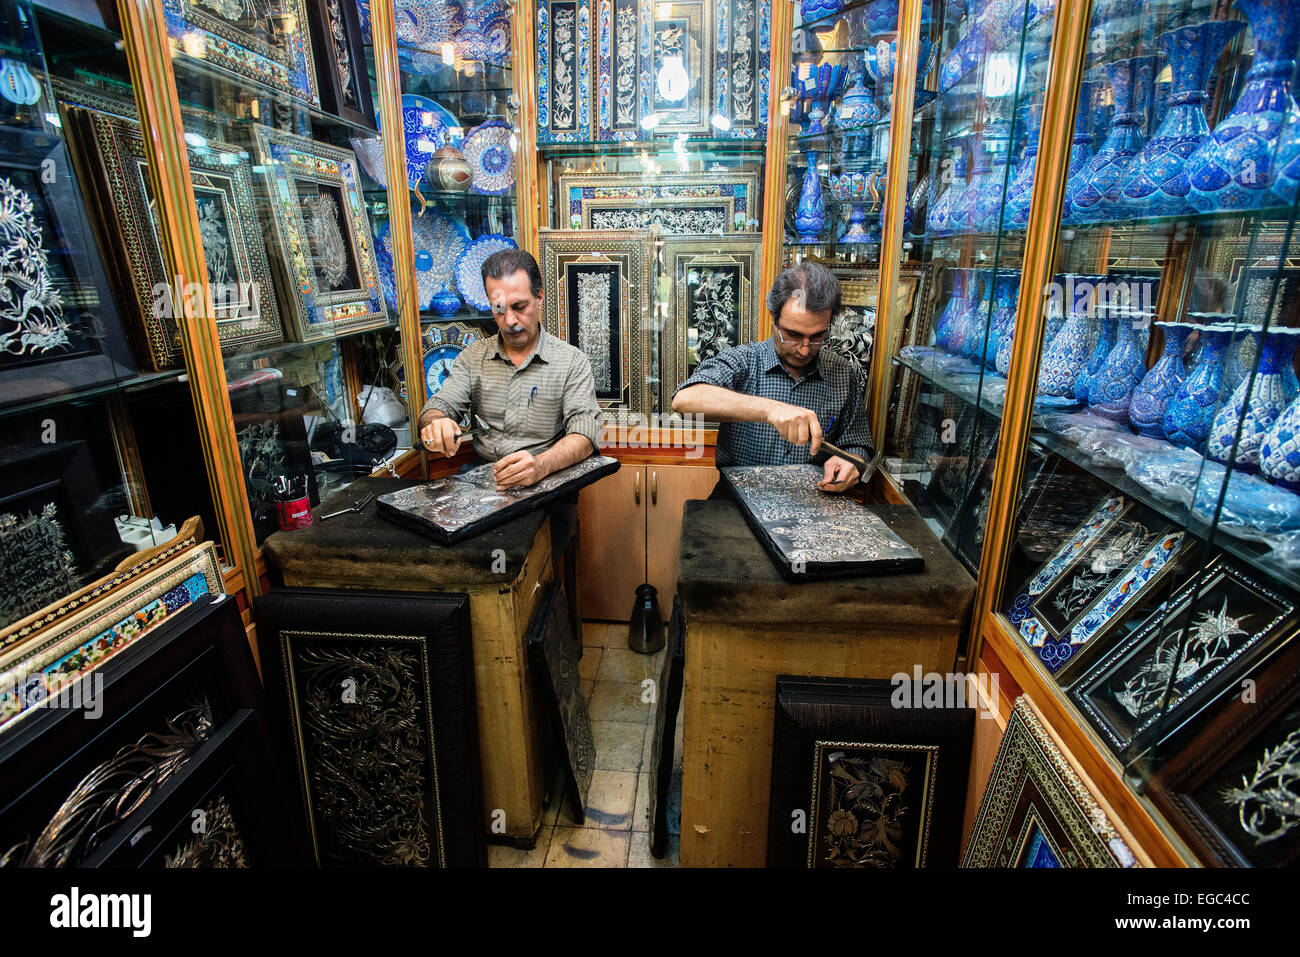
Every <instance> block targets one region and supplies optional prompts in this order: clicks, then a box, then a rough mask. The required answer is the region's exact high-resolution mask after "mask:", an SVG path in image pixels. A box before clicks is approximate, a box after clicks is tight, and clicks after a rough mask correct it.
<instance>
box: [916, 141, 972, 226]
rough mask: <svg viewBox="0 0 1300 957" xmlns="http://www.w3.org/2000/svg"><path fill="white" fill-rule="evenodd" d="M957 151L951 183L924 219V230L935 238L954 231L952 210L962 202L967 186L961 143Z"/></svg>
mask: <svg viewBox="0 0 1300 957" xmlns="http://www.w3.org/2000/svg"><path fill="white" fill-rule="evenodd" d="M959 149H960V151H959V152H958V154H957V158H956V159H955V160H953V165H952V181H951V182H950V183H949V184H948V188H947V189H945V190H944V191H943V193H942V194H940V196H939V198H938V199H937V200H935V201H934V206H933V207H931V209H930V213H929V215H928V216H927V217H926V228H927V229H928V230H929V232H930V233H931V234H932V235H935V236H946V235H948V234H949V233H952V232H954V231H955V228H954V221H953V208H954V207H955V206H957V205H958V204H959V203H961V202H963V199H962V197H963V196H964V195H965V193H966V190H967V188H968V186H969V184H968V183H967V182H966V150H965V149H964V148H962V144H961V143H959Z"/></svg>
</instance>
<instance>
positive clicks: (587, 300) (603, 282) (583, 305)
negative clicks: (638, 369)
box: [578, 272, 613, 392]
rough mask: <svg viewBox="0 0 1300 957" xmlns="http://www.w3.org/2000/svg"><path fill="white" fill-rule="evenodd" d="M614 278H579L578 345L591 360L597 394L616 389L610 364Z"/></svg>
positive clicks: (605, 275) (596, 274)
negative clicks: (612, 283) (610, 309)
mask: <svg viewBox="0 0 1300 957" xmlns="http://www.w3.org/2000/svg"><path fill="white" fill-rule="evenodd" d="M609 283H610V274H609V273H607V272H584V273H579V275H578V342H579V344H580V345H581V346H582V351H583V352H584V353H585V354H586V356H587V358H588V359H590V360H591V372H592V375H593V376H594V377H595V380H596V391H597V392H609V391H610V390H611V389H612V388H613V384H612V382H613V376H612V371H611V369H610V360H609V320H610V316H609V294H610V285H609Z"/></svg>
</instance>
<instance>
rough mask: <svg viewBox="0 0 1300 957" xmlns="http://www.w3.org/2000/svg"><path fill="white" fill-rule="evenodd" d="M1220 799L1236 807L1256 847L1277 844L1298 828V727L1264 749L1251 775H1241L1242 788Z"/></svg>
mask: <svg viewBox="0 0 1300 957" xmlns="http://www.w3.org/2000/svg"><path fill="white" fill-rule="evenodd" d="M1221 796H1222V798H1223V800H1224V802H1225V803H1227V804H1229V805H1236V807H1237V820H1238V821H1240V822H1241V826H1242V829H1243V830H1245V832H1246V833H1247V834H1249V835H1250V836H1251V837H1253V838H1254V839H1255V843H1256V844H1267V843H1269V842H1270V841H1276V840H1277V839H1278V838H1281V837H1284V836H1286V834H1288V833H1289V832H1290V831H1291V830H1292V829H1293V828H1295V827H1296V826H1297V825H1300V728H1296V729H1295V730H1294V731H1292V732H1291V733H1290V734H1288V735H1287V736H1286V737H1285V738H1284V739H1283V740H1282V742H1281V743H1280V744H1278V745H1277V747H1274V748H1266V749H1265V750H1264V753H1263V754H1262V755H1261V756H1260V758H1259V760H1258V761H1257V762H1256V763H1255V771H1254V773H1253V774H1251V775H1250V776H1249V777H1247V776H1246V775H1242V778H1241V787H1239V788H1227V789H1225V790H1224V791H1223V792H1222V795H1221Z"/></svg>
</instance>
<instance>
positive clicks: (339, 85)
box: [307, 0, 375, 128]
mask: <svg viewBox="0 0 1300 957" xmlns="http://www.w3.org/2000/svg"><path fill="white" fill-rule="evenodd" d="M307 2H308V3H309V4H310V5H311V43H312V51H313V53H314V55H315V60H316V81H317V85H318V87H319V90H320V103H321V107H322V108H323V109H326V110H328V111H329V112H331V113H336V114H338V115H339V116H341V117H342V118H343V119H345V120H347V121H348V122H349V123H353V124H355V125H357V126H368V127H372V128H373V127H374V126H375V101H374V99H373V98H372V97H371V95H370V75H369V71H368V70H367V69H366V49H365V47H364V46H363V45H362V42H361V21H360V19H359V17H358V14H357V4H355V3H352V2H350V0H307Z"/></svg>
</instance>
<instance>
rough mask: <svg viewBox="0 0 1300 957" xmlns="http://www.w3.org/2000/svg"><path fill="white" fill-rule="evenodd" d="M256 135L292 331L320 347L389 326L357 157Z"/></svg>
mask: <svg viewBox="0 0 1300 957" xmlns="http://www.w3.org/2000/svg"><path fill="white" fill-rule="evenodd" d="M253 133H254V138H255V139H256V143H257V152H258V155H259V157H260V160H261V163H262V166H263V168H264V171H265V173H264V175H265V186H266V192H267V200H268V202H269V205H270V216H271V219H272V221H273V223H274V230H275V239H276V249H275V255H274V256H273V257H272V258H273V259H274V260H275V261H276V263H277V265H278V267H279V269H280V270H281V272H282V274H283V276H284V282H281V283H278V284H277V288H278V289H280V290H281V292H282V294H283V299H282V302H281V311H282V312H283V313H284V315H285V316H286V317H287V321H288V331H290V332H292V334H293V338H294V339H296V340H298V341H299V342H316V341H320V340H323V339H332V338H334V337H335V336H338V335H344V334H348V333H354V332H364V331H365V330H367V329H377V328H379V327H381V326H385V325H387V324H388V321H389V319H388V311H387V309H386V308H385V306H384V297H383V292H382V289H381V286H380V281H379V267H378V265H377V263H376V261H375V248H374V238H373V236H372V234H371V231H370V220H369V218H368V216H367V214H366V205H365V200H364V198H363V197H362V195H361V187H360V180H359V178H358V172H357V159H356V156H355V155H353V153H352V151H351V150H344V149H339V148H338V147H335V146H329V145H327V144H325V143H318V142H316V141H315V140H309V139H306V138H304V137H301V136H294V135H293V134H291V133H284V132H281V131H279V130H274V129H271V128H270V127H267V126H254V127H253Z"/></svg>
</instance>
